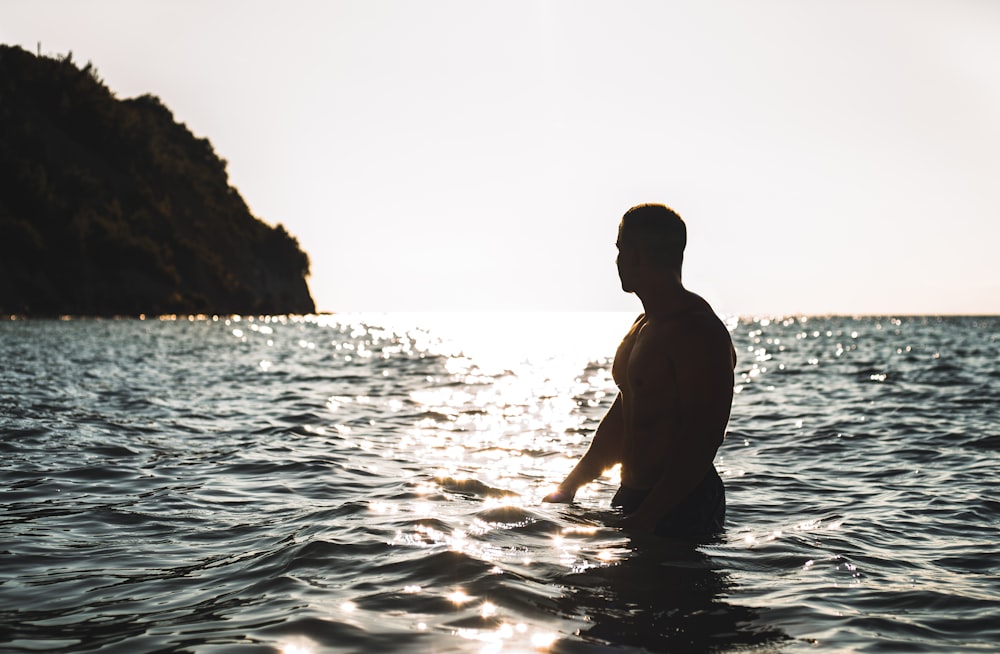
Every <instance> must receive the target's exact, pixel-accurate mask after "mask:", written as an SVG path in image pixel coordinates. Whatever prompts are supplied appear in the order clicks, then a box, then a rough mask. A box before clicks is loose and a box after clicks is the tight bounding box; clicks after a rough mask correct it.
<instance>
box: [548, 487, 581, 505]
mask: <svg viewBox="0 0 1000 654" xmlns="http://www.w3.org/2000/svg"><path fill="white" fill-rule="evenodd" d="M575 496H576V491H568V490H564V489H562V488H557V489H556V490H555V491H553V492H551V493H549V494H548V495H546V496H545V497H543V498H542V501H543V502H556V503H559V504H570V503H571V502H572V501H573V498H574V497H575Z"/></svg>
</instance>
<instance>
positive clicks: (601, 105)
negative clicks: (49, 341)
mask: <svg viewBox="0 0 1000 654" xmlns="http://www.w3.org/2000/svg"><path fill="white" fill-rule="evenodd" d="M0 41H2V42H4V43H7V44H17V45H21V46H22V47H24V48H26V49H28V50H31V51H33V52H34V51H35V50H36V48H37V47H38V43H39V42H40V43H41V51H42V53H43V54H50V55H55V54H65V53H66V52H67V51H72V52H73V58H74V60H75V61H77V62H79V63H81V64H83V63H86V62H87V61H91V62H93V64H94V65H95V66H96V68H97V69H98V73H99V75H100V76H101V77H103V78H104V80H105V82H106V83H107V84H108V86H109V87H110V88H111V89H112V90H113V91H114V92H115V93H116V94H117V95H118V96H119V97H131V96H135V95H140V94H143V93H152V94H154V95H157V96H159V97H160V98H162V99H163V101H164V103H165V104H166V105H167V106H168V107H170V108H171V109H172V110H173V112H174V115H175V117H176V119H177V120H178V121H180V122H183V123H185V124H187V126H188V127H189V128H190V129H191V130H192V131H193V132H194V133H195V134H196V135H198V136H204V137H207V138H209V140H211V142H212V143H213V145H214V146H215V149H216V152H218V153H219V155H220V156H222V157H223V158H225V159H226V160H227V161H228V162H229V173H230V181H231V183H232V184H233V185H234V186H236V187H237V188H238V189H239V191H240V192H241V194H242V195H243V197H244V198H245V199H246V201H247V203H248V204H249V205H250V207H251V209H252V211H253V212H254V213H255V214H256V215H257V216H259V217H260V218H262V219H263V220H265V221H267V222H269V223H278V222H280V223H283V224H285V225H286V226H287V227H288V229H289V231H291V232H292V233H293V234H294V235H295V236H296V237H297V238H298V239H299V242H300V243H301V244H302V246H303V248H304V249H305V250H306V251H307V252H308V253H309V255H310V257H311V258H312V278H311V280H310V286H311V288H312V291H313V295H314V297H315V299H316V301H317V304H318V306H319V308H320V309H322V310H332V311H398V310H420V311H428V310H446V309H447V310H465V309H498V310H519V309H523V310H537V309H549V310H563V309H565V310H588V311H601V310H632V309H638V302H637V300H636V299H635V298H634V297H633V296H628V295H625V294H623V293H622V292H621V290H620V287H619V286H618V280H617V278H616V273H615V268H614V265H613V260H614V255H615V249H614V240H615V236H616V234H615V231H616V227H617V222H618V219H619V218H620V216H621V214H622V213H624V211H625V210H626V209H628V208H629V207H630V206H632V205H633V204H637V203H640V202H663V203H666V204H669V205H671V206H673V207H674V208H675V209H676V210H677V211H678V212H679V213H680V214H681V215H682V216H683V217H684V218H685V219H686V221H687V223H688V231H689V245H688V251H687V257H686V264H685V282H686V284H687V286H688V287H689V288H691V289H692V290H695V291H697V292H700V293H702V294H703V295H704V296H705V297H706V298H707V299H708V300H709V301H710V302H711V303H712V304H713V305H714V306H715V308H716V310H717V311H719V312H720V313H725V314H735V313H749V314H754V313H756V314H764V313H789V312H805V313H830V312H836V313H1000V257H998V256H997V254H996V250H997V246H998V244H1000V183H998V180H1000V120H998V117H1000V2H994V1H992V0H981V1H973V0H938V1H934V2H929V1H921V0H863V1H862V0H837V1H835V2H834V1H829V2H818V1H811V0H772V1H754V2H746V1H744V0H734V1H727V2H713V1H695V0H690V1H688V0H684V1H674V2H670V1H666V0H651V1H648V2H643V1H623V2H613V3H612V2H588V1H584V0H564V1H545V0H535V1H531V2H527V1H523V0H522V1H518V0H514V1H512V0H503V1H502V2H492V1H491V2H483V1H470V0H455V1H436V0H435V1H416V0H399V1H380V0H358V1H352V2H345V1H339V0H334V1H325V2H321V1H309V2H307V1H298V2H283V3H278V2H249V1H246V0H239V1H236V0H233V1H224V2H223V1H203V0H163V1H156V2H154V1H148V0H147V1H142V2H136V1H134V0H127V1H91V2H77V1H75V0H68V1H61V2H57V1H54V0H23V1H16V0H0Z"/></svg>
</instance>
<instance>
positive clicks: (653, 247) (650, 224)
mask: <svg viewBox="0 0 1000 654" xmlns="http://www.w3.org/2000/svg"><path fill="white" fill-rule="evenodd" d="M617 245H618V250H619V253H618V274H619V275H620V276H621V278H622V288H623V289H625V291H627V292H634V290H635V288H633V287H634V281H633V277H634V270H635V266H636V265H638V264H639V263H641V264H642V265H643V266H644V267H647V268H651V269H663V270H664V271H669V272H672V273H675V274H676V275H677V278H678V279H680V275H681V265H682V264H683V263H684V247H685V246H686V245H687V227H686V226H685V225H684V221H683V220H681V217H680V216H678V215H677V213H676V212H674V210H673V209H670V208H668V207H666V206H664V205H662V204H640V205H638V206H635V207H632V208H631V209H629V210H628V211H627V212H625V215H624V216H622V220H621V223H620V224H619V225H618V243H617Z"/></svg>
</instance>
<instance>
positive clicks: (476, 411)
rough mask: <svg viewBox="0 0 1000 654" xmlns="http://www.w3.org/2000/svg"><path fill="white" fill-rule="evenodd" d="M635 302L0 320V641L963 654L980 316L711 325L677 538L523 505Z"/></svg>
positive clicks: (989, 477)
mask: <svg viewBox="0 0 1000 654" xmlns="http://www.w3.org/2000/svg"><path fill="white" fill-rule="evenodd" d="M633 318H634V316H623V315H619V314H545V315H539V314H513V315H497V314H451V315H448V314H436V315H433V314H432V315H427V316H415V315H391V314H390V315H381V316H379V315H363V316H362V315H358V316H320V317H306V318H256V319H250V318H242V319H236V318H228V319H226V318H219V319H213V318H207V319H190V320H189V319H179V320H69V321H42V320H37V321H36V320H27V321H25V320H13V321H5V322H3V323H2V324H0V650H2V651H4V652H36V651H45V652H281V653H282V654H293V653H294V654H304V653H311V652H326V651H330V652H342V651H343V652H375V651H386V652H388V651H401V652H538V651H549V652H641V651H653V652H658V651H675V652H690V651H723V652H725V651H754V652H758V651H759V652H785V651H787V652H804V651H858V652H877V651H879V652H880V651H893V652H900V651H901V652H921V651H926V652H962V651H994V650H995V648H996V647H997V646H998V644H1000V576H998V563H997V562H998V558H1000V556H998V555H1000V545H998V541H1000V538H998V536H1000V530H998V523H1000V494H998V491H997V490H996V488H997V487H996V478H997V472H998V465H997V464H998V457H1000V454H998V450H1000V428H998V424H1000V416H998V406H1000V364H998V361H1000V319H998V318H913V317H903V318H891V317H885V318H858V319H851V318H809V319H804V318H790V319H758V320H748V319H743V320H731V321H730V322H729V325H730V327H731V329H732V333H733V339H734V342H735V344H736V348H737V351H738V354H739V356H740V361H739V364H738V367H737V370H736V375H735V377H734V384H735V388H736V391H737V392H736V395H735V400H734V407H733V416H732V420H731V423H730V429H729V434H728V437H727V440H726V442H725V443H724V444H723V446H722V448H721V449H720V451H719V455H718V457H717V459H716V465H717V467H718V469H719V471H720V473H721V475H722V477H723V479H724V481H725V484H726V487H727V498H728V505H729V511H728V522H727V529H726V531H725V533H724V534H723V535H722V536H721V537H719V538H718V539H717V540H714V541H712V542H707V543H701V544H696V545H693V544H685V543H681V542H673V541H669V540H664V539H659V538H656V537H653V536H643V535H641V534H628V533H623V532H620V531H618V530H616V529H613V528H609V527H607V526H605V525H606V523H607V522H610V521H613V520H614V518H615V514H614V513H613V512H612V511H611V510H610V509H609V507H608V504H609V501H610V499H611V496H612V495H613V493H614V491H615V489H616V479H615V471H610V472H609V473H608V474H607V475H606V476H605V477H602V478H601V479H599V480H598V481H596V482H594V483H593V484H591V485H589V486H588V487H586V488H584V489H581V492H580V493H579V494H578V497H577V503H576V504H574V505H569V506H566V505H551V504H543V503H542V502H541V498H542V497H543V496H544V495H545V494H546V493H547V492H548V491H549V490H551V489H552V487H554V485H555V484H556V483H558V482H559V481H560V480H561V479H562V478H563V476H564V475H565V474H566V472H567V471H568V470H569V469H570V468H571V467H572V465H573V463H574V462H575V460H576V459H577V458H578V457H579V456H580V455H581V454H582V453H583V451H584V450H585V449H586V446H587V444H588V443H589V440H590V437H591V434H592V432H593V429H594V428H595V427H596V425H597V422H598V421H599V419H600V417H601V416H602V415H603V412H604V411H605V410H606V409H607V407H608V406H610V403H611V401H612V400H613V398H614V394H615V392H616V391H615V388H614V384H613V382H612V380H611V377H610V356H611V355H612V354H613V353H614V351H615V348H616V346H617V343H618V340H619V339H620V338H621V336H622V335H623V334H624V332H625V331H626V330H627V328H628V326H629V324H630V323H631V320H632V319H633Z"/></svg>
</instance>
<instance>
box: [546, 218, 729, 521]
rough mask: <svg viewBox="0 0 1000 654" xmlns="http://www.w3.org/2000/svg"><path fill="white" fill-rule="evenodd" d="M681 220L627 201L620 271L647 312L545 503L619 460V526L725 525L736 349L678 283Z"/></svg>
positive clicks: (621, 350) (567, 495)
mask: <svg viewBox="0 0 1000 654" xmlns="http://www.w3.org/2000/svg"><path fill="white" fill-rule="evenodd" d="M686 244H687V228H686V227H685V225H684V221H683V220H681V218H680V216H678V215H677V214H676V213H674V211H673V210H671V209H668V208H667V207H665V206H663V205H658V204H645V205H639V206H637V207H633V208H632V209H629V211H628V212H627V213H626V214H625V216H624V217H623V218H622V220H621V223H620V225H619V227H618V242H617V243H616V245H617V247H618V259H617V264H618V275H619V277H620V278H621V283H622V290H624V291H625V292H627V293H635V294H636V295H637V296H638V297H639V299H640V300H641V301H642V306H643V310H644V312H643V313H642V314H641V315H640V316H639V317H638V318H637V319H636V321H635V323H633V325H632V328H631V329H630V330H629V332H628V334H626V335H625V338H624V340H622V343H621V345H620V346H619V347H618V351H617V353H616V354H615V360H614V363H613V365H612V368H611V371H612V376H613V377H614V380H615V383H616V384H617V385H618V388H619V391H620V392H619V393H618V396H617V398H616V399H615V401H614V403H613V404H612V405H611V408H610V409H608V412H607V414H606V415H605V416H604V418H603V419H602V420H601V423H600V425H599V426H598V428H597V432H596V433H595V434H594V439H593V441H592V442H591V444H590V448H589V449H588V450H587V452H586V454H584V456H583V457H582V458H581V459H580V461H579V462H578V463H577V464H576V467H574V468H573V470H572V471H571V472H570V473H569V476H567V477H566V479H565V480H564V481H563V482H562V483H561V484H560V485H559V488H558V489H557V490H556V491H555V492H554V493H551V494H550V495H548V496H547V497H546V498H545V501H546V502H572V501H573V497H574V495H575V494H576V491H577V489H578V488H579V487H580V486H582V485H584V484H586V483H588V482H590V481H592V480H593V479H594V478H596V477H597V476H598V475H600V474H601V473H602V472H604V470H606V469H608V468H610V467H612V466H613V465H615V464H616V463H620V464H621V488H620V489H619V490H618V493H617V494H616V495H615V497H614V499H613V500H612V502H611V503H612V506H615V507H621V509H622V512H623V513H624V514H625V517H624V519H622V520H621V521H620V522H619V523H618V525H617V526H619V527H622V528H627V529H636V530H644V531H653V532H655V533H658V534H661V535H667V536H679V537H698V536H703V535H707V534H711V533H713V532H717V531H718V530H719V529H721V527H722V524H723V521H724V519H725V511H726V500H725V489H724V488H723V485H722V479H721V478H720V477H719V474H718V472H716V470H715V466H714V465H713V463H712V461H713V459H714V458H715V453H716V450H718V448H719V445H720V444H721V443H722V439H723V437H724V436H725V431H726V425H727V423H728V421H729V412H730V409H731V406H732V400H733V369H734V367H735V365H736V352H735V350H734V349H733V344H732V340H731V339H730V337H729V331H728V330H727V329H726V327H725V325H723V324H722V321H720V320H719V318H718V317H717V316H716V315H715V312H714V311H713V310H712V308H711V307H710V306H709V305H708V303H707V302H705V300H703V299H702V298H700V297H699V296H697V295H695V294H694V293H691V292H690V291H688V290H687V289H685V288H684V286H683V284H682V283H681V263H682V262H683V258H684V247H685V245H686Z"/></svg>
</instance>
